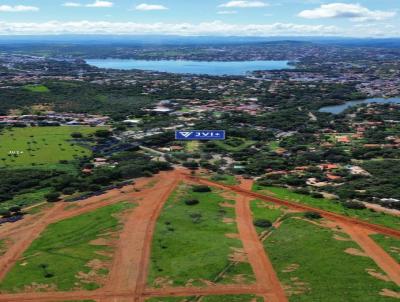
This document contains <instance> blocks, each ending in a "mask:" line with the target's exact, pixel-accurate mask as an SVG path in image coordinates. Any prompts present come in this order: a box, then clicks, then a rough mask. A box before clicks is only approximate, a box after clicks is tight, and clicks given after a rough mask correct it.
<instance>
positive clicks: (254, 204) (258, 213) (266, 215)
mask: <svg viewBox="0 0 400 302" xmlns="http://www.w3.org/2000/svg"><path fill="white" fill-rule="evenodd" d="M250 207H251V212H252V214H253V220H254V221H255V222H256V221H260V220H268V221H269V222H271V223H274V222H275V221H276V220H277V219H278V218H279V217H281V216H282V215H283V214H284V211H283V208H282V207H279V206H276V205H274V204H272V203H268V202H265V201H262V200H252V201H251V203H250ZM256 230H257V232H258V233H261V232H263V231H265V228H261V227H256Z"/></svg>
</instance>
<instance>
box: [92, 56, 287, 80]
mask: <svg viewBox="0 0 400 302" xmlns="http://www.w3.org/2000/svg"><path fill="white" fill-rule="evenodd" d="M86 62H87V63H88V64H89V65H92V66H96V67H99V68H111V69H121V70H132V69H139V70H150V71H160V72H170V73H180V74H207V75H217V76H219V75H246V74H247V73H248V72H251V71H255V70H280V69H288V68H292V66H290V65H289V64H288V63H289V62H288V61H233V62H217V61H212V62H206V61H183V60H160V61H146V60H120V59H91V60H86Z"/></svg>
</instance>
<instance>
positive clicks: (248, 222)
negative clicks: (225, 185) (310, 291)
mask: <svg viewBox="0 0 400 302" xmlns="http://www.w3.org/2000/svg"><path fill="white" fill-rule="evenodd" d="M252 184H253V182H252V181H251V180H246V179H243V180H242V181H241V184H240V186H241V187H242V188H244V189H251V187H252ZM250 201H251V198H249V197H245V196H239V197H238V198H237V199H236V221H237V227H238V230H239V235H240V238H241V240H242V242H243V248H244V250H245V252H246V254H247V257H248V259H249V262H250V264H251V266H252V268H253V272H254V274H255V276H256V281H257V287H258V288H260V290H261V295H262V296H263V297H264V300H265V301H269V302H287V301H288V299H287V298H286V296H285V292H284V290H283V288H282V286H281V284H280V282H279V279H278V277H277V275H276V273H275V270H274V268H273V266H272V263H271V261H270V260H269V258H268V256H267V253H266V251H265V249H264V246H263V244H262V243H261V241H260V240H259V237H258V234H257V232H256V230H255V228H254V225H253V216H252V213H251V209H250Z"/></svg>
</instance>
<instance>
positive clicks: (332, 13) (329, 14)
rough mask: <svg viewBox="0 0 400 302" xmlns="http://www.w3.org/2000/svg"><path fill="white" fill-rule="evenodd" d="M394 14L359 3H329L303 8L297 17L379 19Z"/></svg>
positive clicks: (359, 20) (356, 19) (360, 20)
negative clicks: (307, 8)
mask: <svg viewBox="0 0 400 302" xmlns="http://www.w3.org/2000/svg"><path fill="white" fill-rule="evenodd" d="M395 15H396V12H393V11H380V10H370V9H368V8H366V7H363V6H361V4H359V3H357V4H346V3H330V4H322V5H321V6H320V7H318V8H315V9H311V10H303V11H302V12H300V13H299V17H302V18H306V19H323V18H349V19H350V20H352V21H356V22H362V21H381V20H385V19H388V18H392V17H394V16H395Z"/></svg>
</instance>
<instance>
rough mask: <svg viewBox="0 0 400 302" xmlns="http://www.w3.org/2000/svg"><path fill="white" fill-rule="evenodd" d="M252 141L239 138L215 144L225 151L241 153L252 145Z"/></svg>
mask: <svg viewBox="0 0 400 302" xmlns="http://www.w3.org/2000/svg"><path fill="white" fill-rule="evenodd" d="M254 143H255V142H254V141H251V140H246V139H244V138H239V137H231V138H228V139H226V140H224V141H215V144H216V145H217V146H218V147H220V148H221V149H223V150H225V151H234V152H239V151H242V150H244V149H246V148H248V147H250V146H252V145H254Z"/></svg>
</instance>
